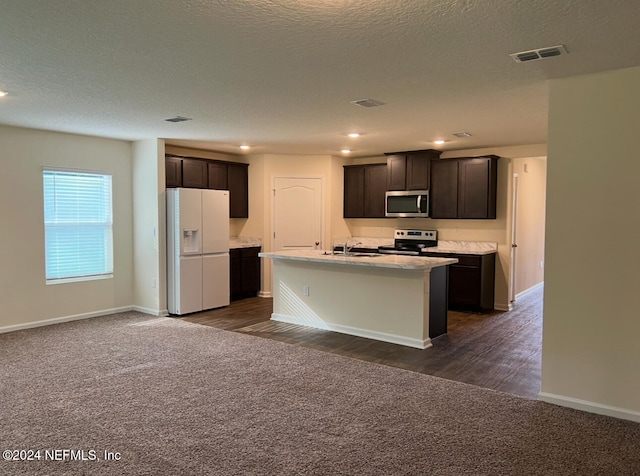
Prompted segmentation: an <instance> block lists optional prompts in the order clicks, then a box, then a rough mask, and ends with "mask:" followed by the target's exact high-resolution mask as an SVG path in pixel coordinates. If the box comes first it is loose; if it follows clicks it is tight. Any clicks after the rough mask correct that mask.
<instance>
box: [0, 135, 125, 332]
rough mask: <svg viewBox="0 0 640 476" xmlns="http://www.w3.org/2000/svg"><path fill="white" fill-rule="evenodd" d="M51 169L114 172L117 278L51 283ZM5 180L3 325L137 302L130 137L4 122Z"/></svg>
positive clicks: (1, 191)
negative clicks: (47, 245) (46, 171)
mask: <svg viewBox="0 0 640 476" xmlns="http://www.w3.org/2000/svg"><path fill="white" fill-rule="evenodd" d="M44 166H55V167H74V168H82V169H93V170H103V171H109V172H112V173H113V220H114V222H113V241H114V243H113V245H114V277H113V279H101V280H96V281H85V282H79V283H65V284H56V285H49V286H47V285H46V284H45V268H44V266H45V264H44V263H45V261H44V222H43V220H44V218H43V201H42V200H43V199H42V168H43V167H44ZM0 177H1V178H2V187H0V219H1V220H2V226H0V264H1V265H0V266H1V268H0V269H1V271H0V302H1V303H2V312H1V313H0V330H11V329H17V328H20V327H24V326H25V325H28V324H29V323H33V322H38V321H45V320H50V319H65V318H69V317H73V316H85V315H86V316H88V315H96V314H102V313H108V312H111V311H114V310H119V309H120V308H122V307H129V306H130V305H131V302H132V299H133V293H132V289H133V248H132V243H131V236H132V223H133V215H132V210H131V145H130V143H129V142H124V141H118V140H110V139H101V138H96V137H87V136H79V135H72V134H61V133H54V132H45V131H38V130H32V129H22V128H16V127H8V126H0Z"/></svg>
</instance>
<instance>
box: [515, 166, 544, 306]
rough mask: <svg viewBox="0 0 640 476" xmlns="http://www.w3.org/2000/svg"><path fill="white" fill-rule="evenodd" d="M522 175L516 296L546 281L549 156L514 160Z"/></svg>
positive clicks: (519, 179) (518, 218) (519, 200)
mask: <svg viewBox="0 0 640 476" xmlns="http://www.w3.org/2000/svg"><path fill="white" fill-rule="evenodd" d="M513 172H514V174H518V178H517V180H518V193H517V195H518V203H517V219H516V243H517V245H518V247H517V248H516V263H515V289H514V292H515V294H516V296H517V295H518V294H520V293H524V292H526V291H528V290H530V289H532V288H534V287H536V286H537V285H539V284H541V283H542V282H543V280H544V230H545V204H546V197H547V160H546V157H529V158H526V159H514V160H513Z"/></svg>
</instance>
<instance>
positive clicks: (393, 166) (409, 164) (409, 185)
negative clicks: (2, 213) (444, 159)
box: [387, 149, 441, 190]
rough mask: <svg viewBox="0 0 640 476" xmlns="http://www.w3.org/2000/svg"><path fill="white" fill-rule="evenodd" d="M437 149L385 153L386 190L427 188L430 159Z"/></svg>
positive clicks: (437, 153)
mask: <svg viewBox="0 0 640 476" xmlns="http://www.w3.org/2000/svg"><path fill="white" fill-rule="evenodd" d="M440 153H441V152H440V151H437V150H431V149H428V150H416V151H409V152H395V153H393V154H387V190H428V189H429V165H430V161H431V159H437V158H438V157H440Z"/></svg>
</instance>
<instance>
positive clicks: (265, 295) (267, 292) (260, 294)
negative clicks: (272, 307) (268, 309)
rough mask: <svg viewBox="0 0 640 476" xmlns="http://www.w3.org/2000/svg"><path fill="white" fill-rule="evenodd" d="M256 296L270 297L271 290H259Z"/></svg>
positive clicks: (271, 294) (271, 295)
mask: <svg viewBox="0 0 640 476" xmlns="http://www.w3.org/2000/svg"><path fill="white" fill-rule="evenodd" d="M258 297H262V298H271V297H273V293H272V292H271V291H260V292H259V293H258Z"/></svg>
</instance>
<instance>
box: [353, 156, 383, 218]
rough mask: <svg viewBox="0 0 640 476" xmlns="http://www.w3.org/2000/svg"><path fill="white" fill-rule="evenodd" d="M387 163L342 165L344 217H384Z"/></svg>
mask: <svg viewBox="0 0 640 476" xmlns="http://www.w3.org/2000/svg"><path fill="white" fill-rule="evenodd" d="M386 187H387V165H386V164H368V165H345V166H344V210H343V212H344V213H343V214H344V218H384V199H385V198H384V197H385V192H386Z"/></svg>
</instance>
